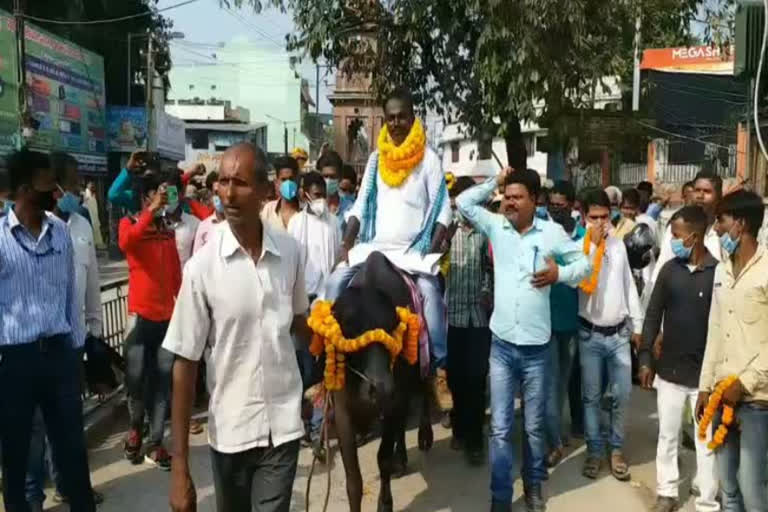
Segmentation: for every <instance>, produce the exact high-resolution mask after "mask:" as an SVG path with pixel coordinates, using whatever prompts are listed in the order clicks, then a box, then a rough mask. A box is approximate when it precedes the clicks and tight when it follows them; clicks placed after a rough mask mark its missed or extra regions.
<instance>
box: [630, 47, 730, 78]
mask: <svg viewBox="0 0 768 512" xmlns="http://www.w3.org/2000/svg"><path fill="white" fill-rule="evenodd" d="M640 69H652V70H655V71H666V72H671V73H704V74H709V75H733V48H725V49H722V50H721V48H720V47H718V46H690V47H682V48H657V49H649V50H645V51H643V60H642V62H641V63H640Z"/></svg>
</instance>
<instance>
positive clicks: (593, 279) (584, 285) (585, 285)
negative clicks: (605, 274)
mask: <svg viewBox="0 0 768 512" xmlns="http://www.w3.org/2000/svg"><path fill="white" fill-rule="evenodd" d="M591 233H592V230H591V229H588V230H587V234H586V235H584V254H586V255H587V256H589V249H590V247H591V244H592V238H591V236H590V235H591ZM604 255H605V238H603V239H602V240H601V241H600V245H598V246H597V253H596V254H595V264H594V266H593V268H592V275H590V276H589V277H587V278H586V279H584V280H583V281H582V282H581V284H580V285H579V288H581V291H583V292H584V293H586V294H587V295H592V294H593V293H595V290H597V282H598V279H599V278H600V269H601V268H603V256H604Z"/></svg>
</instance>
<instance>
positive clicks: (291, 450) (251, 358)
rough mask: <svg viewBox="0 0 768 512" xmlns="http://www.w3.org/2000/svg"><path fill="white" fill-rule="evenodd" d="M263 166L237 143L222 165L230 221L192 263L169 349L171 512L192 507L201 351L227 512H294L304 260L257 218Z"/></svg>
mask: <svg viewBox="0 0 768 512" xmlns="http://www.w3.org/2000/svg"><path fill="white" fill-rule="evenodd" d="M266 166H267V163H266V156H265V155H264V153H263V152H262V151H261V150H260V149H259V148H257V147H255V146H253V145H251V144H248V143H243V144H238V145H236V146H233V147H232V148H230V149H228V150H227V151H226V152H225V153H224V155H223V157H222V161H221V167H220V171H219V172H220V175H219V196H220V197H221V199H222V203H223V205H224V211H225V213H226V215H227V223H226V224H223V225H222V226H220V228H219V229H216V230H214V231H213V232H212V235H211V238H210V239H209V241H208V243H207V244H206V245H205V247H203V248H202V249H201V250H200V251H199V252H197V253H196V254H195V255H194V256H193V257H192V259H191V260H190V261H189V263H188V265H187V268H186V269H185V272H184V277H183V283H182V286H181V291H180V292H179V297H178V299H177V301H176V306H175V309H174V312H173V317H172V319H171V323H170V326H169V327H168V332H167V334H166V338H165V341H164V343H163V347H164V348H165V349H167V350H169V351H171V352H173V353H174V354H176V362H175V364H174V367H173V401H172V403H173V410H172V414H171V430H172V437H173V443H174V450H173V453H174V457H173V461H172V469H171V491H170V501H171V509H172V510H173V511H175V512H189V511H192V510H194V509H195V502H196V495H195V487H194V484H193V482H192V478H191V476H190V473H189V419H190V414H191V407H192V399H193V395H194V382H195V376H196V372H197V366H198V362H199V360H200V358H201V357H202V356H203V354H204V353H205V356H206V364H207V369H208V374H207V375H208V379H207V380H208V388H209V392H210V395H211V399H210V405H209V423H208V427H209V428H208V440H209V443H210V445H211V459H212V466H213V475H214V488H215V490H216V503H217V510H218V511H219V512H245V511H250V510H253V511H256V512H288V510H289V509H290V501H291V491H292V487H293V480H294V477H295V474H296V465H297V462H298V453H299V439H300V438H301V437H302V436H303V425H302V420H301V398H302V396H301V395H302V388H301V377H300V375H299V369H298V366H297V364H296V354H295V352H294V347H293V342H292V341H291V334H292V333H293V334H294V335H296V336H298V337H299V338H301V339H302V340H305V341H306V340H308V336H307V327H306V315H305V313H306V311H307V309H308V307H309V303H308V301H307V294H306V289H305V285H304V261H303V258H302V253H301V250H300V249H299V246H298V244H297V243H296V241H295V240H293V239H292V238H291V237H289V236H288V235H286V234H283V233H280V232H278V231H276V230H275V229H273V228H271V227H270V226H268V225H267V224H266V223H264V222H262V221H261V220H260V216H259V212H260V210H261V207H262V204H263V202H264V199H265V198H266V196H267V191H268V188H269V180H268V178H267V170H266Z"/></svg>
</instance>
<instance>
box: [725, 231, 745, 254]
mask: <svg viewBox="0 0 768 512" xmlns="http://www.w3.org/2000/svg"><path fill="white" fill-rule="evenodd" d="M739 242H741V239H740V238H737V239H735V240H734V239H733V238H732V237H731V234H730V233H727V232H726V233H723V236H721V237H720V247H722V248H723V252H725V253H726V254H727V255H728V256H732V255H733V253H734V252H736V249H738V247H739Z"/></svg>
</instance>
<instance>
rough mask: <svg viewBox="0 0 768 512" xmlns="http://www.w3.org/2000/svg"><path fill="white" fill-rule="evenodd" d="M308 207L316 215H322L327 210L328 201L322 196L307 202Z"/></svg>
mask: <svg viewBox="0 0 768 512" xmlns="http://www.w3.org/2000/svg"><path fill="white" fill-rule="evenodd" d="M309 208H310V209H311V210H312V213H314V214H315V215H317V216H318V217H322V216H323V215H325V213H326V212H327V211H328V202H327V201H326V200H325V199H322V198H320V199H313V200H312V201H311V202H310V203H309Z"/></svg>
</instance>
